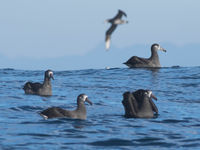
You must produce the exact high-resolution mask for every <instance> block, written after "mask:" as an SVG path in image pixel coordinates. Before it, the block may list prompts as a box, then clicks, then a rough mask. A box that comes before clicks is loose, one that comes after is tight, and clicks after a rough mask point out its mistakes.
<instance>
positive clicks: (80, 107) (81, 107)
mask: <svg viewBox="0 0 200 150" xmlns="http://www.w3.org/2000/svg"><path fill="white" fill-rule="evenodd" d="M76 110H77V111H78V112H81V113H82V114H86V107H85V104H84V103H78V106H77V109H76Z"/></svg>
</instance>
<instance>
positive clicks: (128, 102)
mask: <svg viewBox="0 0 200 150" xmlns="http://www.w3.org/2000/svg"><path fill="white" fill-rule="evenodd" d="M152 99H155V100H157V98H156V97H155V96H154V95H153V93H152V91H151V90H143V89H139V90H137V91H135V92H133V93H131V92H125V93H124V94H123V101H122V104H123V105H124V110H125V117H127V118H153V117H154V115H157V114H158V108H157V107H156V105H155V104H154V102H153V101H152Z"/></svg>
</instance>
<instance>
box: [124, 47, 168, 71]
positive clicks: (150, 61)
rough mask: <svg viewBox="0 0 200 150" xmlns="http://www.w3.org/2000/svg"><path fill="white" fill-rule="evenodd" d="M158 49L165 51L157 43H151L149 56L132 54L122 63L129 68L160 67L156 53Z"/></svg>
mask: <svg viewBox="0 0 200 150" xmlns="http://www.w3.org/2000/svg"><path fill="white" fill-rule="evenodd" d="M158 50H161V51H163V52H166V50H165V49H164V48H162V47H161V46H160V45H159V44H153V45H152V46H151V57H150V58H141V57H137V56H133V57H131V58H130V59H129V60H128V61H127V62H125V63H124V64H125V65H127V66H128V67H130V68H146V67H149V68H150V67H151V68H156V67H157V68H160V67H161V65H160V61H159V57H158V53H157V51H158Z"/></svg>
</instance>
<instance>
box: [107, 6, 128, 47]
mask: <svg viewBox="0 0 200 150" xmlns="http://www.w3.org/2000/svg"><path fill="white" fill-rule="evenodd" d="M122 16H125V17H127V15H126V13H125V12H123V11H122V10H118V13H117V15H116V16H115V17H114V18H112V19H107V20H105V22H108V23H111V26H110V28H109V29H108V30H107V31H106V40H105V41H106V49H107V50H108V49H109V48H110V38H111V34H112V33H113V31H114V30H115V29H116V28H117V25H119V24H125V23H128V21H125V20H122V19H121V18H122Z"/></svg>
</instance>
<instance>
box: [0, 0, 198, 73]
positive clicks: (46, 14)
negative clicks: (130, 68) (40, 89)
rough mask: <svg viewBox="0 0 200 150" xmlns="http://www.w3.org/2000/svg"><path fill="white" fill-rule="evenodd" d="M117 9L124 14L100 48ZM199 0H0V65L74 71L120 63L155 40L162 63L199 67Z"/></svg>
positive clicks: (147, 50)
mask: <svg viewBox="0 0 200 150" xmlns="http://www.w3.org/2000/svg"><path fill="white" fill-rule="evenodd" d="M118 9H121V10H123V11H124V12H126V14H127V18H124V19H126V20H128V21H129V23H128V24H125V25H120V26H118V27H117V29H116V30H115V31H114V33H113V34H112V37H111V47H110V50H109V51H106V50H105V31H106V30H107V29H108V28H109V27H110V24H106V23H104V20H105V19H108V18H112V17H114V16H115V15H116V14H117V11H118ZM199 15H200V1H199V0H192V1H191V0H167V1H161V0H151V1H149V0H140V1H138V0H109V1H108V0H101V1H94V0H84V1H81V0H73V1H72V0H17V1H16V0H0V68H15V69H26V70H46V69H53V70H78V69H99V68H105V67H120V68H121V67H126V66H125V65H123V64H122V63H123V62H125V61H127V60H128V59H129V58H130V57H132V56H139V57H149V56H150V47H151V45H152V44H154V43H158V44H160V45H161V46H162V47H163V48H165V49H166V50H167V53H163V52H158V53H159V57H160V63H161V65H162V66H163V67H171V66H177V65H179V66H183V67H188V66H200V61H199V56H200V19H199Z"/></svg>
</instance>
